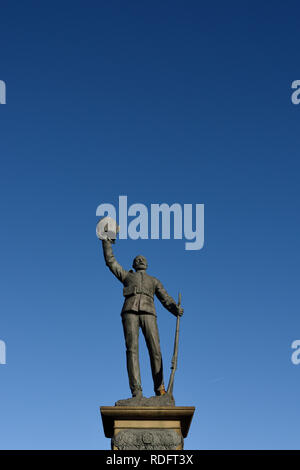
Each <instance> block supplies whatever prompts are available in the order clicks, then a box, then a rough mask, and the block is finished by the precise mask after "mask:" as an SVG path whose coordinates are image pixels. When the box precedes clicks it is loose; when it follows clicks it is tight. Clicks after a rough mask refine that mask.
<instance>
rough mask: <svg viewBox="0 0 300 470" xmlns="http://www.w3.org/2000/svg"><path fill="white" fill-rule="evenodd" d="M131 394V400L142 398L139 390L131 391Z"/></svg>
mask: <svg viewBox="0 0 300 470" xmlns="http://www.w3.org/2000/svg"><path fill="white" fill-rule="evenodd" d="M131 393H132V397H133V398H141V397H142V396H143V392H142V390H140V389H137V390H132V392H131Z"/></svg>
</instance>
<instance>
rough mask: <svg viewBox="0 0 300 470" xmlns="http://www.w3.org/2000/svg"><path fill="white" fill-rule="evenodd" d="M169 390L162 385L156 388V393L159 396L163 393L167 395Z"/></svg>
mask: <svg viewBox="0 0 300 470" xmlns="http://www.w3.org/2000/svg"><path fill="white" fill-rule="evenodd" d="M166 393H167V392H166V390H165V386H164V385H162V386H161V387H160V388H159V389H158V390H155V395H156V396H157V397H161V396H162V395H165V394H166Z"/></svg>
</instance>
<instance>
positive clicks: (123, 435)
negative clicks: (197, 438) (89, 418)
mask: <svg viewBox="0 0 300 470" xmlns="http://www.w3.org/2000/svg"><path fill="white" fill-rule="evenodd" d="M194 411H195V407H193V406H168V407H162V406H160V407H151V406H102V407H101V408H100V412H101V417H102V423H103V429H104V434H105V436H106V437H108V438H110V439H111V448H112V450H181V449H183V442H184V438H185V437H187V435H188V431H189V428H190V424H191V421H192V418H193V414H194Z"/></svg>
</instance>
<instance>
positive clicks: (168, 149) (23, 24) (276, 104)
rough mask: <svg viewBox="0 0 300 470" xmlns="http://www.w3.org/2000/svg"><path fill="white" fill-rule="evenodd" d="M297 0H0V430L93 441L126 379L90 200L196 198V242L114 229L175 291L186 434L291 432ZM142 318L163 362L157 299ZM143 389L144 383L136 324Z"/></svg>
mask: <svg viewBox="0 0 300 470" xmlns="http://www.w3.org/2000/svg"><path fill="white" fill-rule="evenodd" d="M299 13H300V8H299V2H289V1H287V2H279V1H275V2H265V3H263V2H261V1H253V0H251V1H243V2H240V1H239V2H238V1H236V2H232V1H229V2H221V1H217V2H210V3H208V2H200V1H189V2H183V1H164V2H161V1H160V2H158V1H152V2H140V1H111V2H105V1H85V2H83V1H80V2H78V1H73V2H66V1H65V2H61V1H60V2H57V1H51V2H38V1H36V2H32V1H28V2H23V3H22V2H14V1H10V2H2V4H1V27H0V43H1V62H0V79H1V80H5V82H6V84H7V104H6V105H1V106H0V158H1V173H0V183H1V185H0V195H1V197H0V205H1V232H0V237H1V238H0V242H1V243H0V252H1V296H0V311H1V323H0V339H1V340H4V341H5V342H6V344H7V364H6V365H0V384H1V385H0V446H1V448H3V449H15V448H21V449H34V448H35V449H64V448H65V449H99V448H100V449H108V448H109V445H110V443H109V440H108V439H106V438H105V437H104V435H103V431H102V424H101V420H100V414H99V406H100V405H113V404H114V402H115V401H116V400H118V399H120V398H125V397H128V396H129V388H128V382H127V374H126V370H125V348H124V340H123V333H122V328H121V319H120V310H121V305H122V291H121V287H122V286H121V284H118V282H117V281H116V280H115V279H114V278H113V276H112V275H111V273H110V272H109V271H108V270H107V268H106V267H105V265H104V262H103V259H102V252H101V245H100V243H99V241H97V239H96V237H95V225H96V222H97V218H96V216H95V212H96V208H97V206H98V205H99V204H101V203H103V202H110V203H113V204H115V205H117V202H118V196H119V195H123V194H126V195H128V202H129V204H132V203H136V202H140V203H144V204H146V205H148V206H149V205H150V204H151V203H162V202H166V203H168V204H172V203H173V202H178V203H180V204H184V203H192V204H196V203H203V204H205V245H204V248H203V249H202V250H200V251H185V250H184V242H183V241H180V240H177V241H172V240H171V241H168V240H158V241H151V240H145V241H131V240H121V241H118V242H117V243H116V246H115V253H116V256H117V258H118V259H119V261H120V262H121V263H122V264H123V266H124V267H125V268H127V269H129V268H130V266H131V261H132V258H133V257H134V256H135V255H136V254H137V253H139V252H142V253H143V254H145V255H146V256H147V257H148V258H149V274H152V275H154V276H156V277H158V278H159V279H160V280H161V281H162V282H163V284H164V285H165V287H166V288H167V290H168V291H169V292H170V294H171V295H173V296H174V297H177V294H178V290H179V289H180V290H181V292H182V302H183V306H184V309H185V314H184V317H183V319H182V322H181V332H180V334H181V337H180V355H179V363H178V371H177V374H176V382H175V387H174V394H175V398H176V402H177V404H178V405H187V406H191V405H194V406H196V413H195V416H194V420H193V423H192V426H191V430H190V435H189V437H188V438H187V439H186V443H185V446H186V448H187V449H234V448H236V449H240V448H245V449H253V448H257V449H260V448H269V449H276V448H300V446H299V419H300V409H299V408H300V407H299V377H300V375H299V374H300V366H295V365H293V364H292V363H291V360H290V357H291V353H292V350H291V348H290V346H291V343H292V341H293V340H295V339H299V338H300V321H299V295H298V291H299V262H300V257H299V238H300V237H299V236H300V233H299V232H300V230H299V228H300V225H299V169H300V165H299V135H300V133H299V123H300V105H299V106H295V105H293V104H292V103H291V100H290V95H291V89H290V87H291V83H292V81H293V80H296V79H300V70H299V39H300V37H299V36H300V33H299V31H300V24H299V21H300V20H299ZM157 309H158V322H159V328H160V335H161V343H162V352H163V357H164V365H165V381H166V382H167V381H168V377H169V370H170V369H169V365H170V361H171V356H172V348H173V338H174V330H175V319H174V317H173V316H172V315H171V314H169V313H168V312H167V311H165V310H164V309H163V308H162V307H161V306H160V305H157ZM141 356H142V357H141V362H142V378H143V384H144V393H145V395H148V396H149V395H151V394H152V382H151V378H150V367H149V360H148V357H147V353H146V350H145V346H144V341H143V340H141Z"/></svg>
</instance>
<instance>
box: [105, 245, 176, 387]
mask: <svg viewBox="0 0 300 470" xmlns="http://www.w3.org/2000/svg"><path fill="white" fill-rule="evenodd" d="M102 245H103V253H104V258H105V262H106V265H107V266H108V267H109V269H110V270H111V272H112V273H113V274H114V275H115V276H116V277H117V278H118V279H119V281H121V282H122V284H123V286H124V287H123V295H124V297H125V300H124V304H123V308H122V312H121V315H122V323H123V330H124V336H125V342H126V356H127V371H128V377H129V385H130V389H131V391H132V393H135V392H136V391H138V390H142V387H141V377H140V366H139V357H138V337H139V328H140V327H141V329H142V332H143V334H144V336H145V340H146V344H147V348H148V351H149V355H150V362H151V370H152V377H153V382H154V391H155V393H157V394H159V391H160V390H162V389H163V388H164V383H163V365H162V357H161V351H160V344H159V334H158V328H157V321H156V311H155V306H154V295H156V296H157V297H158V299H159V300H160V302H161V303H162V305H163V306H164V307H165V308H166V309H167V310H169V311H170V312H171V313H173V314H174V315H176V314H177V305H176V302H175V300H174V299H173V298H172V297H171V296H169V295H168V293H167V291H166V290H165V289H164V287H163V285H162V284H161V282H160V281H159V280H158V279H156V278H155V277H153V276H149V275H148V274H147V273H146V272H145V271H137V272H134V271H132V270H130V271H126V270H125V269H123V267H122V266H121V265H120V264H119V263H118V262H117V261H116V259H115V257H114V254H113V251H112V246H111V242H109V241H106V240H103V241H102Z"/></svg>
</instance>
